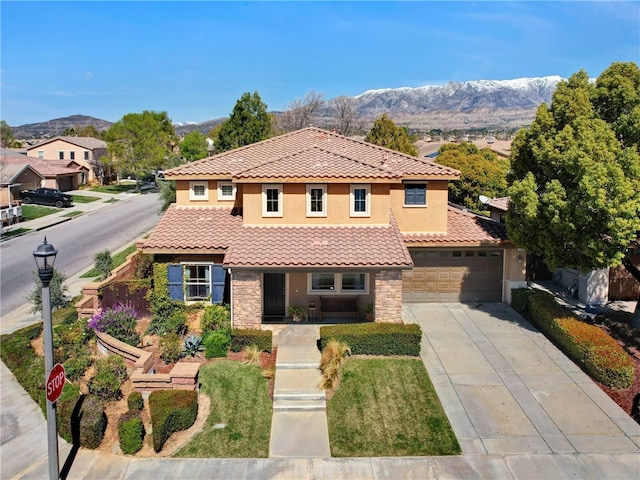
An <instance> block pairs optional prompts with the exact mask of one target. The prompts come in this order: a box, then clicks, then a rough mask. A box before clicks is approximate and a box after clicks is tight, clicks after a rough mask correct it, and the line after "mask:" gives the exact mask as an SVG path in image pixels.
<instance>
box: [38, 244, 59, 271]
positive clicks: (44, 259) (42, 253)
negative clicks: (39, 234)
mask: <svg viewBox="0 0 640 480" xmlns="http://www.w3.org/2000/svg"><path fill="white" fill-rule="evenodd" d="M57 254H58V251H57V250H56V249H55V248H54V246H53V245H51V244H50V243H47V237H44V242H42V243H41V244H40V245H38V248H36V250H35V252H33V258H34V260H35V261H36V265H37V266H38V272H48V271H52V270H53V264H54V262H55V261H56V255H57Z"/></svg>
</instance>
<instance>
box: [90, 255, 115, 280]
mask: <svg viewBox="0 0 640 480" xmlns="http://www.w3.org/2000/svg"><path fill="white" fill-rule="evenodd" d="M93 266H94V268H95V269H96V270H97V271H98V272H99V273H100V280H104V279H105V278H107V277H108V276H109V275H111V270H112V269H113V258H111V253H110V252H109V250H107V249H104V250H102V251H100V252H98V253H96V254H95V255H94V256H93Z"/></svg>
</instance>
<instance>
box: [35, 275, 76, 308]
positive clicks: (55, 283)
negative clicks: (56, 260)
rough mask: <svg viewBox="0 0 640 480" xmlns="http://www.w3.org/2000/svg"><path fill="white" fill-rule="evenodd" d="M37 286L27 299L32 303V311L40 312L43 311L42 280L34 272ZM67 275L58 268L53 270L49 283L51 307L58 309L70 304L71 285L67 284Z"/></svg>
mask: <svg viewBox="0 0 640 480" xmlns="http://www.w3.org/2000/svg"><path fill="white" fill-rule="evenodd" d="M33 278H34V280H35V283H36V284H35V286H34V287H33V290H31V291H30V292H29V293H28V295H27V301H28V302H29V303H31V305H32V306H31V311H32V312H33V313H38V312H41V311H42V282H41V281H40V278H39V277H38V274H37V273H36V272H33ZM66 281H67V277H66V276H65V274H64V273H62V272H59V271H58V270H56V269H54V270H53V277H52V278H51V282H50V283H49V294H50V295H51V309H52V310H57V309H59V308H64V307H66V306H67V305H69V301H70V298H69V296H68V295H67V293H68V292H69V287H68V286H67V285H66V284H65V282H66Z"/></svg>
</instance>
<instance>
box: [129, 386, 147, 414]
mask: <svg viewBox="0 0 640 480" xmlns="http://www.w3.org/2000/svg"><path fill="white" fill-rule="evenodd" d="M127 406H128V407H129V410H133V411H136V410H137V411H140V410H142V409H143V408H144V399H143V398H142V393H140V392H139V391H137V390H134V391H133V392H131V393H130V394H129V396H128V397H127Z"/></svg>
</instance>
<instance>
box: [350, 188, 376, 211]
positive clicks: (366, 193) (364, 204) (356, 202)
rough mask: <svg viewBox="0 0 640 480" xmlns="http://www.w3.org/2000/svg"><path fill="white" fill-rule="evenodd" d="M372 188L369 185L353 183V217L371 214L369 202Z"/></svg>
mask: <svg viewBox="0 0 640 480" xmlns="http://www.w3.org/2000/svg"><path fill="white" fill-rule="evenodd" d="M370 197H371V188H370V187H369V185H351V196H350V198H351V200H350V201H351V210H350V215H351V216H352V217H368V216H370V215H371V212H370V209H369V204H370Z"/></svg>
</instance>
